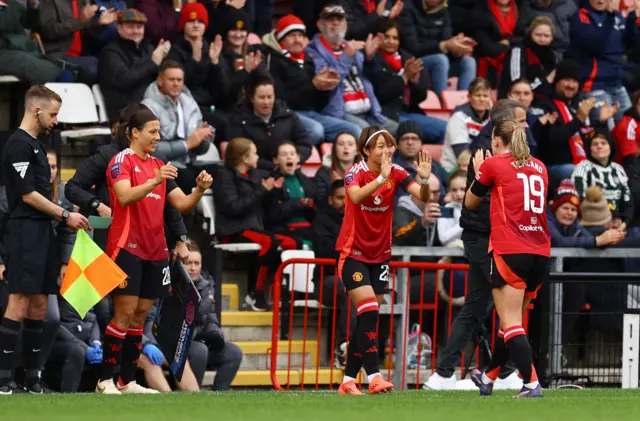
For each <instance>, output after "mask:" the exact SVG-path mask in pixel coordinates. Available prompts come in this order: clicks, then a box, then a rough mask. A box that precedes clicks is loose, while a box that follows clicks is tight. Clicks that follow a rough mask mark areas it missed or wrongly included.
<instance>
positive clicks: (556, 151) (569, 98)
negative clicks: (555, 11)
mask: <svg viewBox="0 0 640 421" xmlns="http://www.w3.org/2000/svg"><path fill="white" fill-rule="evenodd" d="M579 90H580V65H579V64H578V63H577V62H575V61H573V60H563V61H561V62H560V63H558V65H557V66H556V75H555V79H554V83H553V92H552V93H551V94H549V95H547V96H545V97H543V98H540V99H538V100H536V101H535V102H534V103H533V105H532V109H533V112H534V113H535V114H536V115H544V114H549V115H555V116H557V117H556V118H555V119H554V120H553V121H549V124H546V125H544V127H539V128H538V130H536V141H537V142H538V153H539V157H540V160H541V161H542V162H544V164H545V165H546V166H547V168H548V169H549V174H550V175H551V177H553V178H554V179H555V180H556V182H558V181H559V180H564V179H566V178H570V177H571V174H572V173H573V169H574V168H575V166H576V165H577V164H579V163H580V162H581V161H583V160H585V159H586V158H587V154H586V152H585V148H584V138H585V134H586V133H588V132H589V131H590V130H591V128H590V127H591V125H592V124H594V123H595V124H597V123H598V122H606V121H607V120H608V119H609V118H610V117H611V116H613V115H614V114H615V112H616V108H615V107H610V106H603V107H602V108H600V112H599V115H598V119H597V120H595V121H590V119H589V115H590V113H591V111H592V110H593V108H594V106H595V100H594V99H588V100H583V101H578V93H579Z"/></svg>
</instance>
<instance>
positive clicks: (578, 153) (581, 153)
mask: <svg viewBox="0 0 640 421" xmlns="http://www.w3.org/2000/svg"><path fill="white" fill-rule="evenodd" d="M553 102H554V103H555V104H556V107H558V110H559V111H560V117H561V118H562V122H563V123H564V124H569V123H571V121H573V116H572V115H571V111H569V107H567V104H565V103H564V102H562V101H560V100H559V99H554V100H553ZM569 148H571V156H572V157H573V163H574V165H578V164H579V163H580V162H582V161H584V160H585V159H587V154H586V152H585V150H584V144H583V142H582V136H580V133H579V132H575V133H574V134H573V135H571V137H570V138H569Z"/></svg>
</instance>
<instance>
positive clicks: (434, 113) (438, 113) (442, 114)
mask: <svg viewBox="0 0 640 421" xmlns="http://www.w3.org/2000/svg"><path fill="white" fill-rule="evenodd" d="M424 113H425V114H426V115H428V116H429V117H433V118H439V119H440V120H444V121H449V117H451V110H425V112H424Z"/></svg>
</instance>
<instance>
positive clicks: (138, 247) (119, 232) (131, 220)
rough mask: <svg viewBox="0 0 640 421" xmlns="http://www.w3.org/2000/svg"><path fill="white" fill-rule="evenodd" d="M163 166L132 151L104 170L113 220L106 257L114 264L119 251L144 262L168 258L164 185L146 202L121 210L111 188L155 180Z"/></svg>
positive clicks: (133, 185)
mask: <svg viewBox="0 0 640 421" xmlns="http://www.w3.org/2000/svg"><path fill="white" fill-rule="evenodd" d="M163 165H164V164H163V162H162V161H160V160H159V159H156V158H154V157H152V156H148V157H147V158H146V159H142V158H140V157H139V156H138V155H136V154H135V153H134V152H133V151H132V150H131V149H125V150H123V151H122V152H120V153H119V154H117V155H116V156H114V157H113V158H112V159H111V162H109V167H108V169H107V180H108V182H109V197H110V199H111V212H112V217H113V220H112V222H111V227H110V228H109V238H108V239H107V250H106V252H107V256H109V257H111V258H112V259H114V260H115V256H117V253H118V252H119V251H120V249H125V250H126V251H128V252H129V253H131V254H133V255H135V256H138V257H139V258H141V259H144V260H150V261H157V260H164V259H166V258H167V257H169V249H168V248H167V240H166V238H165V236H164V202H165V196H166V192H167V183H166V181H165V182H163V183H162V184H160V185H158V186H156V188H155V189H153V191H152V192H150V193H149V194H147V196H146V197H145V198H143V199H142V200H140V201H139V202H136V203H134V204H132V205H129V206H124V207H123V206H120V202H118V198H117V197H116V194H115V191H114V190H113V185H114V184H115V183H117V182H118V181H120V180H129V181H130V182H131V187H135V186H139V185H141V184H144V183H146V182H147V181H148V180H150V179H152V178H155V177H156V173H157V171H158V170H159V169H160V167H162V166H163Z"/></svg>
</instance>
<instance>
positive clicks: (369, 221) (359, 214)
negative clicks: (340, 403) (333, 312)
mask: <svg viewBox="0 0 640 421" xmlns="http://www.w3.org/2000/svg"><path fill="white" fill-rule="evenodd" d="M395 147H396V141H395V139H394V138H393V136H391V134H389V132H387V131H386V130H384V129H383V128H381V127H378V126H373V127H368V128H366V129H365V130H363V132H362V133H361V135H360V140H359V141H358V150H359V151H360V153H361V154H362V156H363V157H364V160H363V161H361V162H358V163H356V164H354V165H353V166H352V167H351V168H350V169H349V171H347V173H346V174H345V176H344V183H345V188H346V190H347V197H346V201H345V202H346V203H345V215H344V221H343V223H342V228H341V230H340V235H339V237H338V241H337V243H336V250H338V251H339V252H340V259H339V261H338V276H339V277H340V279H341V280H342V283H343V284H344V287H345V289H346V290H347V291H348V293H349V296H350V297H351V300H353V302H354V303H355V305H356V311H357V322H356V328H355V332H354V334H353V336H352V338H351V340H350V341H349V345H348V347H347V365H346V368H345V373H344V378H343V380H342V384H341V385H340V388H339V389H338V393H340V394H345V395H362V392H360V390H358V387H357V386H356V384H355V378H356V377H357V375H358V372H359V371H360V368H362V367H364V370H365V371H366V373H367V375H368V380H369V393H372V394H373V393H381V392H389V391H391V390H392V389H393V385H392V384H391V383H389V382H387V381H385V380H384V379H383V378H382V376H381V375H380V372H379V370H378V337H377V333H376V332H377V325H378V313H379V305H380V302H381V301H382V297H383V296H384V294H385V293H387V292H388V289H389V259H390V258H391V222H392V219H393V203H394V197H395V193H396V190H397V189H398V188H402V189H404V190H405V191H406V192H408V193H409V194H411V195H413V196H414V197H416V198H419V199H420V200H422V201H426V200H427V198H428V197H429V176H430V175H431V156H429V154H428V153H422V152H421V153H420V156H419V158H418V162H417V163H416V166H417V169H418V174H419V175H420V177H421V178H422V186H418V184H417V183H416V182H415V181H413V179H412V178H411V176H409V174H408V173H407V171H405V170H404V169H403V168H402V167H400V166H398V165H395V164H392V163H391V158H392V156H393V152H394V150H395Z"/></svg>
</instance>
